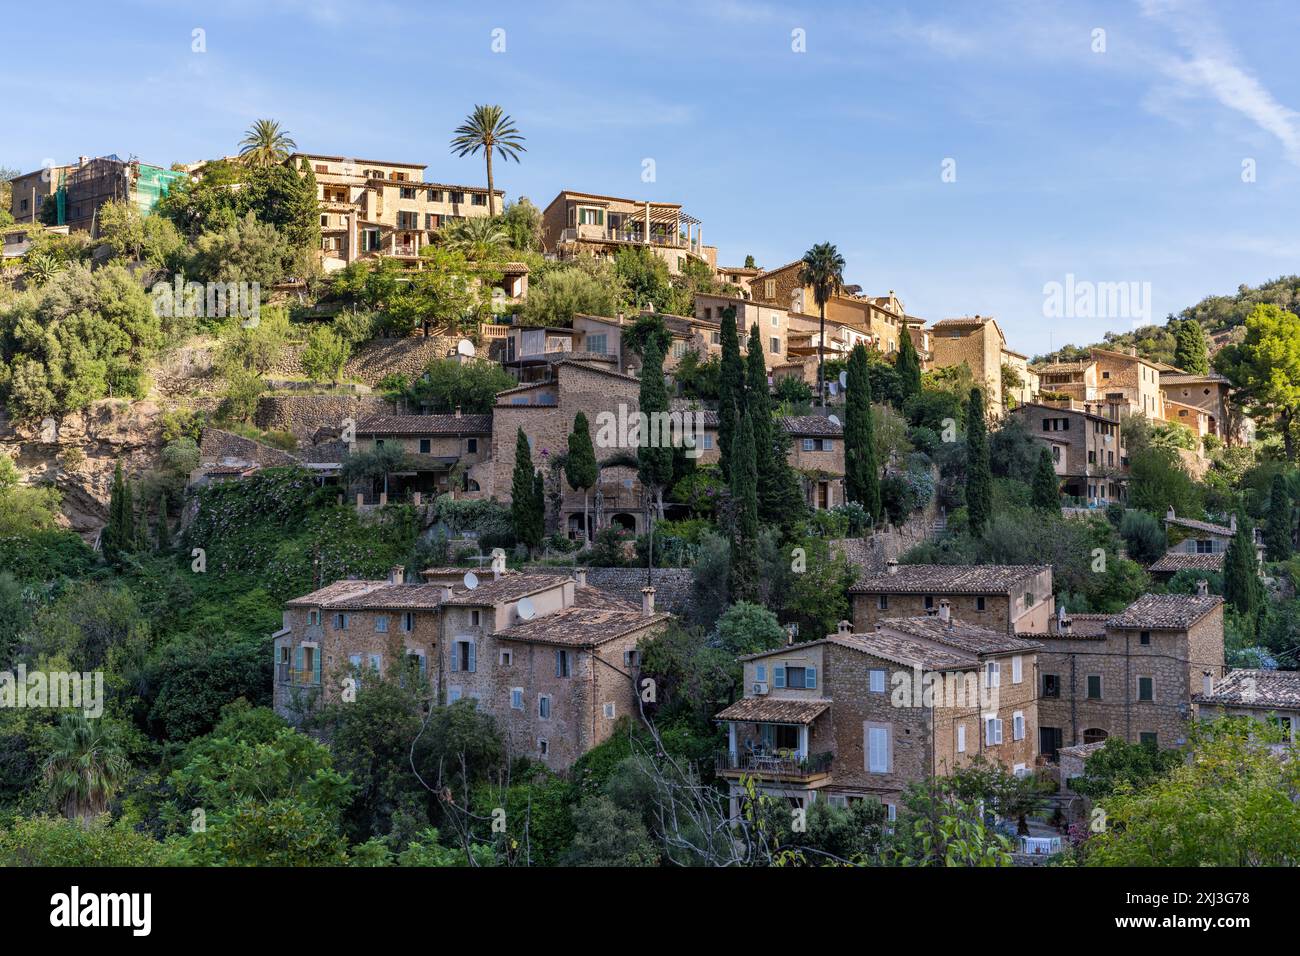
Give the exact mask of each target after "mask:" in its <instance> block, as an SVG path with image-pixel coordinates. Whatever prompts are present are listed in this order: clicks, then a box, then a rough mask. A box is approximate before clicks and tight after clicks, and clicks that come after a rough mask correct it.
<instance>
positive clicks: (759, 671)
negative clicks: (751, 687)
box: [754, 664, 767, 684]
mask: <svg viewBox="0 0 1300 956" xmlns="http://www.w3.org/2000/svg"><path fill="white" fill-rule="evenodd" d="M754 680H756V681H758V682H759V683H760V684H766V683H767V665H766V664H755V665H754Z"/></svg>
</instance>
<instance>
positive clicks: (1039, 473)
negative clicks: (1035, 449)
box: [1030, 447, 1061, 515]
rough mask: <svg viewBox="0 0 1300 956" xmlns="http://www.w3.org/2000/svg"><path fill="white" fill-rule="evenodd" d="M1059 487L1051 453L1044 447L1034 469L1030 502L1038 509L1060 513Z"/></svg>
mask: <svg viewBox="0 0 1300 956" xmlns="http://www.w3.org/2000/svg"><path fill="white" fill-rule="evenodd" d="M1060 487H1061V483H1060V481H1059V480H1058V479H1057V477H1056V469H1055V468H1054V467H1052V453H1051V452H1050V451H1048V450H1047V448H1046V447H1044V448H1043V450H1042V453H1041V454H1040V455H1039V456H1038V467H1037V468H1035V469H1034V484H1033V488H1032V492H1033V495H1032V498H1031V500H1030V504H1032V505H1033V506H1034V507H1035V508H1037V509H1038V510H1039V511H1051V512H1055V513H1056V514H1058V515H1059V514H1060V513H1061V493H1060Z"/></svg>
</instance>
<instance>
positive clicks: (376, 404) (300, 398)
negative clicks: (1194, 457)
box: [253, 395, 393, 443]
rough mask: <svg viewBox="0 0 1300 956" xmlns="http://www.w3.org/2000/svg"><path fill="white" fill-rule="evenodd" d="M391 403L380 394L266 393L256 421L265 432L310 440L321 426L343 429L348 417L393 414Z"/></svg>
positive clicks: (354, 419) (354, 418) (358, 417)
mask: <svg viewBox="0 0 1300 956" xmlns="http://www.w3.org/2000/svg"><path fill="white" fill-rule="evenodd" d="M392 413H393V408H392V405H391V404H390V403H389V402H386V401H384V399H382V398H380V397H379V396H377V395H265V396H263V397H262V398H261V399H259V400H258V403H257V414H256V415H255V416H254V418H253V421H254V423H255V424H256V425H257V427H258V428H261V429H264V430H266V431H287V432H292V433H293V434H294V436H295V437H296V438H297V439H298V440H299V441H300V442H308V443H310V442H311V440H312V436H314V435H315V434H316V432H317V431H319V430H320V429H322V428H324V429H327V430H328V429H336V430H337V429H341V428H342V427H343V423H344V421H345V420H346V419H349V418H350V419H352V420H353V421H354V422H360V421H361V420H362V419H363V418H366V417H368V416H370V415H391V414H392Z"/></svg>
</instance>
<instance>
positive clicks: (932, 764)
mask: <svg viewBox="0 0 1300 956" xmlns="http://www.w3.org/2000/svg"><path fill="white" fill-rule="evenodd" d="M936 610H937V613H936V614H934V615H930V616H924V617H917V618H902V619H889V620H882V621H879V622H877V623H876V624H875V626H874V627H873V628H872V629H870V630H868V631H866V632H854V630H853V629H852V627H851V625H850V624H849V623H848V622H847V621H844V622H841V624H840V627H839V630H838V631H837V632H836V633H835V634H830V635H827V636H826V637H825V638H823V639H821V640H816V641H808V642H806V643H802V644H789V645H787V646H785V647H782V648H779V649H777V650H773V651H765V652H763V653H761V654H753V655H748V656H746V657H743V658H741V662H742V663H743V665H744V685H743V686H744V693H745V696H744V697H743V698H742V699H740V700H738V701H736V703H734V704H732V705H731V706H729V707H727V708H725V709H724V710H722V711H721V712H720V713H719V714H718V715H717V717H716V719H717V720H718V721H720V722H722V723H723V724H724V725H725V727H726V730H727V750H726V751H724V752H723V753H721V754H719V756H718V758H717V761H716V767H717V771H718V773H719V775H720V776H722V777H723V778H725V779H727V780H728V781H729V783H730V795H731V812H732V814H733V815H735V814H738V813H739V812H740V803H741V801H742V800H743V799H744V797H745V792H746V791H745V782H746V781H747V780H750V779H752V780H753V782H754V784H755V786H756V788H757V790H758V791H759V792H760V793H762V794H764V795H767V796H770V797H775V798H783V799H786V800H788V801H789V802H790V803H791V804H792V805H795V806H803V807H806V806H807V805H808V804H809V803H811V802H813V801H815V800H821V799H824V800H827V801H828V802H830V803H831V804H832V805H840V806H843V805H845V804H847V803H849V802H851V801H856V800H863V799H872V800H878V801H880V802H881V803H883V804H884V805H885V806H886V807H887V808H888V815H889V817H890V818H891V819H892V818H893V817H894V815H895V813H896V809H897V807H898V804H899V802H900V799H901V797H902V794H903V792H904V790H905V789H906V787H907V785H908V784H910V783H914V782H919V781H921V780H923V779H925V778H926V777H929V776H943V775H946V774H949V773H952V772H953V771H954V770H956V769H957V768H959V767H962V766H965V765H966V764H968V763H970V762H971V761H972V760H974V759H975V758H976V756H983V757H984V758H986V759H989V760H992V761H994V762H996V763H999V764H1001V765H1003V766H1004V767H1006V769H1007V770H1010V771H1014V772H1017V773H1023V772H1027V771H1028V770H1029V769H1031V768H1032V767H1033V764H1034V756H1035V749H1034V743H1035V740H1036V735H1037V730H1036V727H1037V724H1036V716H1035V703H1034V685H1035V654H1036V652H1037V648H1038V645H1037V644H1036V643H1034V642H1033V641H1028V640H1023V639H1021V638H1018V637H1013V636H1011V635H1009V634H1007V633H1006V632H1004V631H995V630H990V629H988V628H984V627H980V626H977V625H974V624H970V623H967V622H964V621H958V620H956V619H954V618H952V617H951V616H950V613H949V612H950V608H949V606H948V604H947V602H944V603H942V604H941V605H940V606H939V607H938V608H937V609H936Z"/></svg>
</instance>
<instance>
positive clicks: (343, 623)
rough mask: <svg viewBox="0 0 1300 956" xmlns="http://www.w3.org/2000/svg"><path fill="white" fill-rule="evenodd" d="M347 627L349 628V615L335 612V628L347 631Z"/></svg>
mask: <svg viewBox="0 0 1300 956" xmlns="http://www.w3.org/2000/svg"><path fill="white" fill-rule="evenodd" d="M347 629H348V615H346V614H335V615H334V630H336V631H346V630H347Z"/></svg>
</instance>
